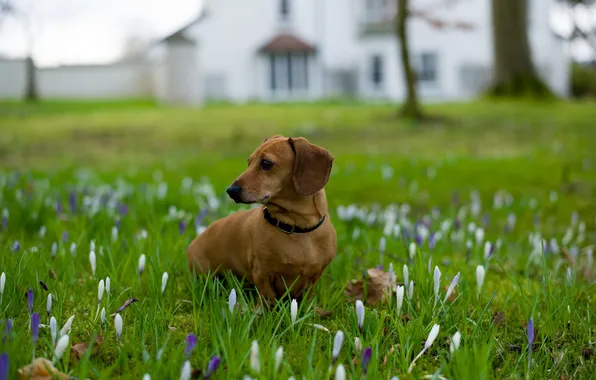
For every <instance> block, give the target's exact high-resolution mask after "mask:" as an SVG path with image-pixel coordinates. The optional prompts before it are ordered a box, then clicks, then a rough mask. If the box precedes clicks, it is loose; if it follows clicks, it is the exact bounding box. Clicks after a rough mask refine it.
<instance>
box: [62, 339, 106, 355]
mask: <svg viewBox="0 0 596 380" xmlns="http://www.w3.org/2000/svg"><path fill="white" fill-rule="evenodd" d="M102 343H103V335H98V336H97V337H96V338H95V344H94V345H93V352H92V355H95V354H97V351H98V350H99V346H100V345H101V344H102ZM88 348H89V343H87V342H83V343H75V344H73V345H72V346H71V347H70V357H71V358H72V359H73V360H80V359H82V358H83V356H85V353H86V352H87V349H88Z"/></svg>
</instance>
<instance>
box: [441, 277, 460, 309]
mask: <svg viewBox="0 0 596 380" xmlns="http://www.w3.org/2000/svg"><path fill="white" fill-rule="evenodd" d="M459 275H460V274H459V272H457V274H456V275H455V277H453V280H451V284H449V288H447V294H445V300H444V301H443V303H445V302H447V300H448V299H449V296H450V295H451V293H453V291H454V290H455V287H456V286H457V284H458V283H459Z"/></svg>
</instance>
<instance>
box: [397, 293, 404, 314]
mask: <svg viewBox="0 0 596 380" xmlns="http://www.w3.org/2000/svg"><path fill="white" fill-rule="evenodd" d="M395 294H396V298H397V314H398V315H400V314H401V307H402V305H403V303H404V287H403V286H398V287H397V290H396V291H395Z"/></svg>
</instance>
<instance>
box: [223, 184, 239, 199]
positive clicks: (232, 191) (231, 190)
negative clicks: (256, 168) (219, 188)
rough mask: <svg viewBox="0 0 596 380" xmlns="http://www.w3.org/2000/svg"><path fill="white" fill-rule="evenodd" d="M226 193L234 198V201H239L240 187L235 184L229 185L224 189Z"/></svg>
mask: <svg viewBox="0 0 596 380" xmlns="http://www.w3.org/2000/svg"><path fill="white" fill-rule="evenodd" d="M226 193H228V195H229V196H230V198H232V200H234V202H236V203H238V202H239V201H240V194H241V193H242V188H241V187H240V186H237V185H231V186H230V187H228V189H227V190H226Z"/></svg>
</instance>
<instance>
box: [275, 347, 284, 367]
mask: <svg viewBox="0 0 596 380" xmlns="http://www.w3.org/2000/svg"><path fill="white" fill-rule="evenodd" d="M283 356H284V348H283V347H282V346H279V348H278V349H277V351H275V372H277V371H279V367H280V366H281V360H282V358H283Z"/></svg>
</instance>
